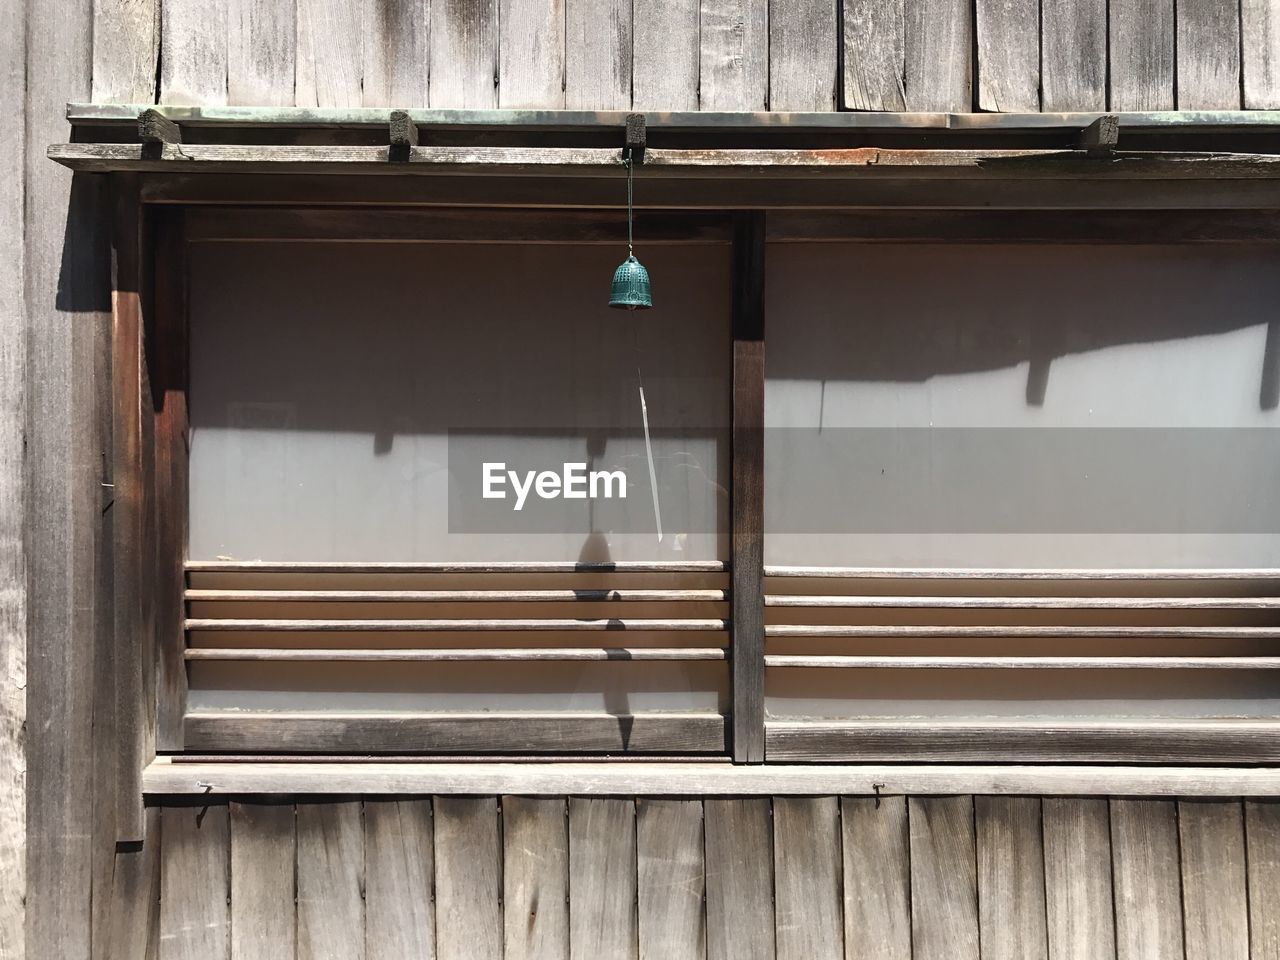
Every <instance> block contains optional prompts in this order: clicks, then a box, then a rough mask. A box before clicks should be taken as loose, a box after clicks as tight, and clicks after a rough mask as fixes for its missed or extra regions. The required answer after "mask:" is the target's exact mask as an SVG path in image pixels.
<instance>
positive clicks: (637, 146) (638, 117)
mask: <svg viewBox="0 0 1280 960" xmlns="http://www.w3.org/2000/svg"><path fill="white" fill-rule="evenodd" d="M644 146H645V126H644V114H643V113H629V114H627V142H626V146H625V147H624V148H623V150H622V155H623V157H630V158H631V162H632V163H635V164H641V163H644Z"/></svg>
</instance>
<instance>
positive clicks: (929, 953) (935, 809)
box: [907, 796, 979, 960]
mask: <svg viewBox="0 0 1280 960" xmlns="http://www.w3.org/2000/svg"><path fill="white" fill-rule="evenodd" d="M907 808H908V825H909V833H910V838H911V853H910V860H911V943H912V957H913V960H978V957H979V954H978V885H977V875H976V865H975V859H974V854H975V846H974V845H975V839H974V833H973V798H972V797H968V796H962V797H911V798H910V799H909V800H908V802H907Z"/></svg>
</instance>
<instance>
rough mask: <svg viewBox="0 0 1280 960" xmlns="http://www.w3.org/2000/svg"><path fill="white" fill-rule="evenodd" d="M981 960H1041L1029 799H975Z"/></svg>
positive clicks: (1035, 805)
mask: <svg viewBox="0 0 1280 960" xmlns="http://www.w3.org/2000/svg"><path fill="white" fill-rule="evenodd" d="M974 823H975V826H976V833H977V841H978V906H979V915H978V923H979V933H980V936H981V942H982V960H1046V958H1047V957H1048V955H1049V944H1048V940H1047V931H1046V927H1045V902H1044V846H1043V844H1042V842H1041V838H1040V801H1039V799H1037V798H1035V797H975V798H974Z"/></svg>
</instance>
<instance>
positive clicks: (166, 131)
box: [138, 109, 182, 143]
mask: <svg viewBox="0 0 1280 960" xmlns="http://www.w3.org/2000/svg"><path fill="white" fill-rule="evenodd" d="M138 137H139V138H141V140H142V142H143V143H181V142H182V128H181V127H179V126H178V125H177V124H176V123H174V122H173V121H172V120H170V119H169V118H168V117H166V116H165V115H164V114H163V113H161V112H160V111H159V110H155V109H147V110H143V111H142V112H141V113H140V114H138Z"/></svg>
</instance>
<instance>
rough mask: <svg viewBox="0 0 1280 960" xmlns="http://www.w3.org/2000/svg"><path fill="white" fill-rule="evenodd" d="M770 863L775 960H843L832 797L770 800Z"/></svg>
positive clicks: (839, 865)
mask: <svg viewBox="0 0 1280 960" xmlns="http://www.w3.org/2000/svg"><path fill="white" fill-rule="evenodd" d="M773 864H774V867H773V869H774V911H775V924H776V934H775V941H776V944H777V951H778V960H843V957H844V956H845V947H844V923H843V907H842V903H841V901H842V900H843V896H844V891H843V890H842V884H841V879H842V876H843V874H842V856H841V835H840V805H839V801H838V800H837V798H836V797H777V798H775V799H774V801H773Z"/></svg>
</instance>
